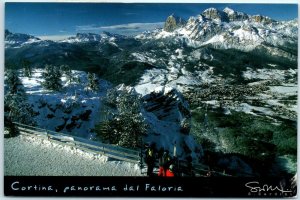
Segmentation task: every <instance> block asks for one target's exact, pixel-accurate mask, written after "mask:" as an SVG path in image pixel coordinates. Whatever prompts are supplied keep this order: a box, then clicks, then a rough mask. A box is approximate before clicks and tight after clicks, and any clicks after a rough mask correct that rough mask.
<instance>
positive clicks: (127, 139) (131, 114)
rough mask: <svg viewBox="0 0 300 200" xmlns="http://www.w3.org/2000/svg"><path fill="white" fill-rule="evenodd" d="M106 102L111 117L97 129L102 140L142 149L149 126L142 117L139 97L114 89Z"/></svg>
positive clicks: (109, 92) (108, 93)
mask: <svg viewBox="0 0 300 200" xmlns="http://www.w3.org/2000/svg"><path fill="white" fill-rule="evenodd" d="M104 102H105V104H106V106H107V107H110V110H109V109H108V111H106V113H107V114H106V115H109V117H106V119H105V121H103V122H102V123H100V124H99V126H97V127H96V132H97V134H98V135H99V136H100V138H102V139H104V140H106V141H108V142H110V143H114V144H118V145H120V146H123V147H129V148H137V147H140V145H141V140H142V136H143V135H144V134H145V133H146V132H147V124H146V123H145V121H144V118H143V117H142V115H141V110H142V107H141V100H140V98H139V96H138V95H136V94H133V93H130V92H128V91H126V90H116V89H112V90H110V91H108V92H107V96H106V98H105V99H104ZM112 113H114V114H112Z"/></svg>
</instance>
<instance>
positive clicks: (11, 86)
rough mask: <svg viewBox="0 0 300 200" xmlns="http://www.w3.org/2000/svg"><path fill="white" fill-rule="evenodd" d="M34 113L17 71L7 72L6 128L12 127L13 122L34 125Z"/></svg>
mask: <svg viewBox="0 0 300 200" xmlns="http://www.w3.org/2000/svg"><path fill="white" fill-rule="evenodd" d="M33 115H34V111H33V109H32V107H31V105H30V104H29V103H28V100H27V95H26V93H25V90H24V86H23V84H22V82H21V80H20V79H19V77H18V73H17V72H16V71H7V72H6V74H5V96H4V117H5V127H6V128H9V129H11V128H13V127H11V126H12V125H13V124H12V123H11V122H19V123H23V124H27V125H34V124H35V122H34V120H33Z"/></svg>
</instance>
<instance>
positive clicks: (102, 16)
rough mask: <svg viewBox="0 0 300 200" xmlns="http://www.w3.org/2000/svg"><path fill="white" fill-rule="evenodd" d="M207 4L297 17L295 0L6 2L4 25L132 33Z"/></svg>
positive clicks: (35, 30)
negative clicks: (238, 0)
mask: <svg viewBox="0 0 300 200" xmlns="http://www.w3.org/2000/svg"><path fill="white" fill-rule="evenodd" d="M210 7H215V8H218V9H224V8H225V7H229V8H232V9H234V10H236V11H241V12H245V13H247V14H251V15H254V14H261V15H265V16H269V17H271V18H273V19H276V20H291V19H294V18H297V17H298V10H297V5H296V4H208V3H207V4H203V3H202V4H158V3H153V4H141V3H139V4H121V3H94V4H92V3H6V4H5V28H6V29H9V30H10V31H12V32H16V33H26V34H31V35H35V36H54V35H55V36H64V35H65V36H66V35H74V34H76V33H77V32H91V33H100V32H102V31H108V32H112V33H119V34H126V35H134V34H137V33H140V32H142V31H145V30H149V29H154V28H156V27H162V26H163V22H164V21H165V19H166V18H167V17H168V16H169V15H171V14H173V13H174V14H176V15H178V16H181V17H183V18H184V19H188V18H189V17H190V16H196V15H198V14H200V13H201V12H202V11H203V10H205V9H206V8H210Z"/></svg>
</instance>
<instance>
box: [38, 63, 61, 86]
mask: <svg viewBox="0 0 300 200" xmlns="http://www.w3.org/2000/svg"><path fill="white" fill-rule="evenodd" d="M61 76H62V73H61V71H60V69H59V67H56V66H52V65H46V67H45V71H44V72H43V73H42V77H43V78H44V82H42V86H43V87H44V88H46V89H48V90H54V91H58V90H60V89H61V87H62V83H61Z"/></svg>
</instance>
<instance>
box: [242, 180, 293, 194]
mask: <svg viewBox="0 0 300 200" xmlns="http://www.w3.org/2000/svg"><path fill="white" fill-rule="evenodd" d="M245 186H246V187H247V188H249V189H250V192H252V193H260V192H274V193H275V192H281V193H291V192H292V191H291V190H284V189H283V188H282V187H279V186H273V185H267V184H264V185H261V184H260V183H259V182H258V181H252V182H248V183H246V184H245Z"/></svg>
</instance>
